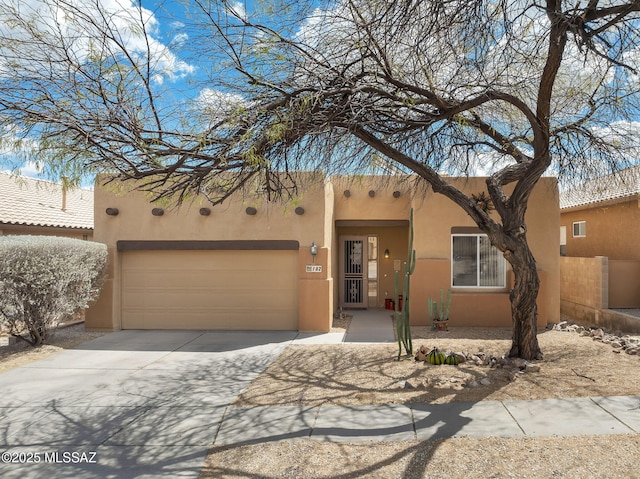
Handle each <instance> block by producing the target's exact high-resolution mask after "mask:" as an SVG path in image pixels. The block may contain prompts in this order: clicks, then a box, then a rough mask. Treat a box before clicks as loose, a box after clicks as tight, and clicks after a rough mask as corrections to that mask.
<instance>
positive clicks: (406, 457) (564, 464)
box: [0, 322, 640, 479]
mask: <svg viewBox="0 0 640 479" xmlns="http://www.w3.org/2000/svg"><path fill="white" fill-rule="evenodd" d="M347 324H348V323H345V322H341V323H339V322H336V323H335V324H334V326H335V330H337V331H339V330H340V329H341V328H345V327H346V326H347ZM413 333H414V337H415V338H416V339H415V340H414V348H415V349H416V350H417V349H418V348H419V346H420V345H423V344H424V345H425V346H426V347H427V348H429V349H430V348H432V347H436V346H437V347H438V348H439V349H440V350H443V351H447V350H451V351H456V352H467V353H476V352H484V353H485V354H486V355H494V356H497V357H499V356H501V355H502V354H504V353H505V352H506V351H507V350H508V348H509V345H510V339H509V338H510V331H509V330H498V329H455V328H452V329H451V331H449V332H446V333H434V332H431V331H427V330H426V329H424V328H423V329H421V328H414V331H413ZM101 334H103V333H89V332H86V331H85V330H84V327H83V325H76V326H72V327H70V328H65V329H62V330H59V331H58V333H57V334H56V336H55V337H54V339H53V341H52V344H50V345H46V346H43V347H42V348H38V349H35V350H34V349H32V348H31V347H30V346H28V345H26V344H20V343H18V344H16V345H12V346H7V345H6V343H2V342H0V372H1V371H4V370H7V369H10V368H14V367H18V366H21V365H23V364H25V363H27V362H30V361H34V360H37V359H41V358H43V357H45V356H47V355H49V354H52V353H54V352H56V351H59V350H60V349H63V348H70V347H73V346H75V345H77V344H80V343H81V342H84V341H87V340H90V339H92V338H94V337H97V336H100V335H101ZM538 339H539V341H540V346H541V348H542V351H543V353H544V360H543V361H539V362H536V365H539V366H540V371H538V372H531V371H529V372H526V373H524V374H519V375H518V376H517V378H516V379H515V381H510V380H509V377H508V372H509V370H508V369H496V368H490V367H488V366H475V365H472V364H470V363H466V364H462V365H460V366H458V367H455V366H429V365H424V364H423V363H417V362H415V361H413V360H411V359H405V360H402V361H399V362H398V361H395V357H396V355H397V349H396V346H394V345H389V346H385V345H360V346H358V345H347V344H340V345H333V346H311V345H310V346H290V347H288V348H287V349H286V350H285V351H284V352H283V353H282V355H280V357H278V358H277V359H276V361H275V362H274V363H272V364H271V366H270V367H269V368H268V369H267V370H266V371H265V372H264V373H263V374H262V375H261V376H259V377H258V378H257V379H256V380H255V381H254V382H253V383H252V384H251V385H250V387H249V388H247V389H246V390H245V391H244V392H243V393H242V394H241V396H240V397H239V398H238V399H237V401H236V405H243V406H247V405H266V404H273V405H278V404H282V405H284V404H305V405H312V404H314V405H315V404H372V403H411V402H434V403H446V402H451V401H482V400H492V399H537V398H556V397H579V396H597V395H638V396H640V356H631V355H627V354H625V353H624V352H620V351H619V350H616V349H615V348H612V347H611V346H610V345H609V344H603V343H601V342H598V341H593V340H592V339H591V338H587V337H581V336H579V335H578V334H576V333H570V332H561V331H544V332H540V334H539V336H538ZM616 351H618V352H616ZM482 379H488V380H489V381H490V384H482V383H481V382H480V381H481V380H482ZM473 381H476V382H477V383H478V385H477V386H474V385H472V382H473ZM485 382H487V381H485ZM638 457H640V434H624V435H603V436H579V437H546V438H531V437H527V438H521V439H513V438H511V439H503V438H487V439H469V438H452V439H446V440H439V441H422V442H418V441H404V442H368V443H340V444H336V443H325V442H317V441H315V440H308V439H300V440H293V441H279V442H272V443H264V444H255V445H245V446H240V447H223V448H219V447H213V448H212V449H211V450H210V452H209V455H208V457H207V460H206V464H205V467H204V468H203V470H202V472H201V476H200V477H201V478H202V479H209V478H211V479H214V478H215V479H227V478H245V479H247V478H251V479H254V478H255V479H284V478H292V479H300V478H304V479H353V478H360V477H364V478H374V479H387V478H389V479H391V478H394V479H395V478H404V479H437V478H454V479H458V478H459V479H463V478H464V479H467V478H470V477H482V478H497V479H501V478H519V479H527V478H532V479H533V478H535V479H547V478H548V479H555V478H565V479H569V478H570V479H574V478H575V479H583V478H602V479H605V478H606V479H615V478H625V479H626V478H640V469H638V459H637V458H638Z"/></svg>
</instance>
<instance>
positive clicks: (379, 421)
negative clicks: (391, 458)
mask: <svg viewBox="0 0 640 479" xmlns="http://www.w3.org/2000/svg"><path fill="white" fill-rule="evenodd" d="M634 433H636V434H637V433H640V396H632V397H627V396H620V397H594V398H586V397H585V398H567V399H542V400H536V401H515V400H513V401H481V402H476V403H450V404H411V405H399V404H380V405H360V406H318V407H298V406H264V407H251V408H235V407H229V408H227V410H226V412H225V415H224V419H223V420H222V423H221V425H220V428H219V430H218V433H217V435H216V438H215V441H214V445H215V446H228V445H239V444H252V443H253V444H255V443H265V442H272V441H280V440H284V439H295V438H308V439H312V440H318V441H330V442H362V441H415V440H418V441H425V440H434V439H443V438H449V437H469V438H487V437H503V438H510V437H525V436H529V437H544V436H577V435H599V434H634Z"/></svg>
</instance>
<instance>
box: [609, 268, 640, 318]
mask: <svg viewBox="0 0 640 479" xmlns="http://www.w3.org/2000/svg"><path fill="white" fill-rule="evenodd" d="M609 308H640V260H616V259H610V260H609Z"/></svg>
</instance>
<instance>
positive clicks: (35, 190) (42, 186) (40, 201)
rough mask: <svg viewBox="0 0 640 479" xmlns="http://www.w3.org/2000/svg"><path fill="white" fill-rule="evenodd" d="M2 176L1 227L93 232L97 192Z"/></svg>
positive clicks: (4, 174)
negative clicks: (12, 226) (64, 190)
mask: <svg viewBox="0 0 640 479" xmlns="http://www.w3.org/2000/svg"><path fill="white" fill-rule="evenodd" d="M66 195H67V198H66V209H65V210H63V209H62V196H63V195H62V185H60V184H59V183H53V182H50V181H45V180H38V179H35V178H29V177H27V176H18V175H12V174H11V173H7V172H0V224H2V223H4V224H14V225H32V226H54V227H62V228H78V229H93V191H91V190H87V189H82V188H75V189H69V190H68V191H67V193H66Z"/></svg>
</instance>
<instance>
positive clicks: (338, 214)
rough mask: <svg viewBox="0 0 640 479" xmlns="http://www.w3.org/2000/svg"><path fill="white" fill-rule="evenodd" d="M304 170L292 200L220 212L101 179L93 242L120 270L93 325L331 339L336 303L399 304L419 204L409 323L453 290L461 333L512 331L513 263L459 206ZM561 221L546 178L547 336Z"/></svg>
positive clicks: (531, 216) (534, 212)
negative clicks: (163, 201) (161, 201)
mask: <svg viewBox="0 0 640 479" xmlns="http://www.w3.org/2000/svg"><path fill="white" fill-rule="evenodd" d="M299 174H300V175H307V176H308V178H307V179H306V180H307V181H305V182H303V184H304V185H306V187H305V189H304V190H302V191H300V192H299V194H298V196H297V198H296V199H295V200H292V201H288V202H284V203H269V202H267V201H265V200H264V199H261V198H257V197H256V198H254V197H250V196H246V195H242V194H237V195H235V196H233V197H231V198H230V199H229V200H227V201H225V202H224V203H222V204H221V205H217V206H213V207H212V206H211V205H210V204H208V203H207V202H206V200H205V199H204V198H200V197H198V198H196V199H194V200H193V201H192V202H191V203H188V204H183V205H182V206H181V207H179V208H178V207H173V206H171V205H165V206H162V205H158V204H153V203H150V202H149V201H148V199H147V197H146V196H145V195H144V194H143V193H141V192H138V191H120V192H118V191H114V190H113V183H112V184H111V186H109V187H104V186H101V185H100V180H98V183H97V185H96V189H95V235H94V238H95V240H96V241H99V242H103V243H105V244H106V245H107V246H108V249H109V253H110V257H111V268H110V272H109V279H108V281H107V284H106V285H105V287H104V289H103V292H102V295H101V297H100V299H99V301H98V302H97V303H96V304H94V305H93V306H92V307H91V308H90V309H89V311H88V312H87V316H86V326H87V327H88V328H92V329H103V330H113V329H248V330H268V329H281V330H300V331H328V330H329V329H330V327H331V322H332V318H333V315H334V313H335V311H336V310H337V309H338V308H346V309H348V308H360V309H366V308H384V307H385V305H388V303H389V301H390V300H394V301H397V300H398V298H397V297H396V296H395V293H394V276H395V271H397V270H399V269H401V268H402V264H403V262H404V261H406V258H407V250H408V232H409V212H410V209H411V208H413V209H414V231H415V239H414V249H415V250H416V256H417V266H416V269H415V273H414V274H413V276H412V282H411V291H412V295H411V298H410V301H411V311H412V322H413V323H414V324H428V322H429V320H428V312H427V300H428V298H429V297H430V296H431V297H433V298H437V297H438V296H439V291H440V290H441V289H442V290H444V291H446V290H447V289H448V288H451V289H452V291H453V299H452V304H451V314H450V318H451V324H452V325H459V326H510V325H511V313H510V303H509V291H510V287H511V284H512V273H511V271H510V269H509V265H508V263H506V262H505V260H504V258H503V257H502V255H501V254H500V253H499V252H498V251H497V250H495V249H494V248H493V247H491V245H490V244H489V243H488V241H487V239H486V237H485V236H484V235H483V234H482V233H481V232H480V230H479V229H478V228H477V227H476V226H475V224H474V223H473V222H472V220H471V219H470V218H469V217H468V216H467V215H466V214H465V213H464V212H463V211H462V210H461V209H460V208H459V207H457V206H456V205H455V204H453V203H452V202H451V201H450V200H448V199H446V198H445V197H443V196H441V195H437V194H434V193H433V192H431V191H430V190H429V189H428V188H422V191H421V192H417V191H416V179H415V178H413V177H403V178H390V179H387V180H385V181H382V179H381V177H375V176H371V177H367V176H365V177H359V178H358V179H354V178H346V177H330V178H327V177H325V176H324V175H322V174H319V173H299ZM451 181H453V182H454V183H455V184H456V185H457V186H458V187H459V188H461V189H462V190H464V191H466V192H468V193H480V192H482V191H484V190H485V188H486V183H485V179H484V178H458V179H456V178H451ZM124 187H126V183H125V184H124ZM418 189H419V188H418ZM559 217H560V215H559V206H558V190H557V183H556V180H555V179H554V178H542V179H541V180H540V182H539V184H538V185H537V186H536V188H535V190H534V192H533V195H532V197H531V199H530V206H529V209H528V211H527V225H528V233H527V235H528V241H529V243H530V245H531V248H532V250H533V253H534V255H535V256H536V258H537V264H538V268H539V275H540V278H541V280H542V284H541V290H540V295H539V297H538V306H539V312H540V314H539V326H541V327H544V326H545V325H546V324H547V322H556V321H558V319H559V303H560V297H559V255H558V251H557V244H558V231H559Z"/></svg>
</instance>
